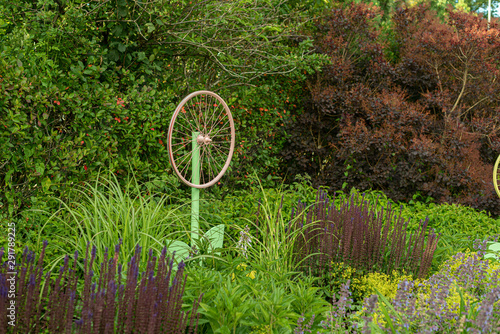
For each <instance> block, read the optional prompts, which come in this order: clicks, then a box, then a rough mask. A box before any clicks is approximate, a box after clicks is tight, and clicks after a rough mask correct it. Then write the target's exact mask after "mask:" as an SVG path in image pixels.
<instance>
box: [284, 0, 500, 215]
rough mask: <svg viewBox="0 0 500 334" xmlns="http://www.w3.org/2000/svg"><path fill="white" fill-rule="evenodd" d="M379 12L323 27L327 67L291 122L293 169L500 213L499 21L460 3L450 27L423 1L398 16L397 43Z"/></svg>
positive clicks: (325, 181) (351, 10) (332, 181)
mask: <svg viewBox="0 0 500 334" xmlns="http://www.w3.org/2000/svg"><path fill="white" fill-rule="evenodd" d="M378 15H379V13H378V11H377V9H376V8H374V7H370V6H367V5H365V4H351V5H349V6H348V7H345V8H340V9H334V10H332V11H331V12H330V13H329V14H328V15H327V16H326V17H325V18H323V19H321V20H318V21H317V22H316V27H317V32H316V34H315V36H314V40H315V45H316V49H317V51H318V52H320V53H322V54H325V55H327V56H328V58H329V60H330V64H329V65H327V66H325V67H324V68H323V70H322V71H321V72H319V73H317V74H316V75H314V76H312V77H311V78H310V79H309V80H308V81H307V83H306V86H307V88H308V91H309V97H308V98H307V99H305V100H304V112H303V113H301V114H296V115H295V117H294V120H293V121H292V122H290V123H288V124H287V128H286V133H287V134H288V142H287V145H285V147H284V149H283V151H282V156H283V159H284V163H285V166H286V169H287V171H288V174H289V175H290V176H291V177H292V178H293V176H294V175H296V174H304V173H307V174H309V175H310V176H311V177H312V180H313V184H314V185H315V186H319V185H326V186H330V187H331V188H333V189H341V188H344V187H345V186H348V188H350V187H356V188H358V189H362V190H365V189H378V190H383V191H384V192H385V193H386V194H387V195H388V196H389V197H391V198H392V199H394V200H402V201H407V200H410V199H411V198H412V196H413V195H414V194H415V193H417V192H419V193H420V194H421V195H423V196H431V197H433V198H434V199H436V201H438V202H453V203H459V204H465V205H470V206H472V207H474V208H477V209H481V210H483V209H486V210H488V211H490V212H491V213H493V214H495V215H498V214H500V200H499V199H498V198H497V196H496V195H495V193H494V191H493V184H492V167H493V163H494V161H495V159H496V157H497V156H498V155H499V154H500V143H499V142H500V116H499V113H500V80H498V78H499V77H500V68H499V63H498V59H500V30H499V24H498V22H493V23H492V24H491V25H490V28H489V29H488V28H487V25H486V21H485V20H484V19H483V18H482V17H480V16H475V15H472V14H467V13H463V12H458V11H453V10H451V9H450V10H448V13H447V18H446V19H445V21H444V22H442V21H441V20H440V19H439V18H438V17H437V15H436V14H435V13H434V12H432V11H431V10H429V8H428V7H426V6H415V7H412V8H407V9H399V10H397V11H396V12H395V13H394V15H393V16H392V18H391V21H390V23H391V24H392V25H393V26H392V30H391V31H392V33H391V34H387V33H386V36H392V40H391V41H390V43H382V42H381V38H378V36H379V34H380V32H381V28H380V26H379V25H378V23H377V17H378ZM385 40H386V41H387V40H388V37H385ZM389 44H390V48H389V47H388V46H387V45H389ZM389 51H391V54H392V56H391V58H390V60H391V61H389V58H387V57H386V56H385V55H386V54H389Z"/></svg>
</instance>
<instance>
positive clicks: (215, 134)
mask: <svg viewBox="0 0 500 334" xmlns="http://www.w3.org/2000/svg"><path fill="white" fill-rule="evenodd" d="M228 123H229V119H228V120H227V121H226V123H225V124H224V125H223V126H226V125H227V124H228ZM229 128H231V127H229ZM224 129H227V128H221V129H219V130H218V131H217V132H216V133H214V134H213V135H212V134H210V136H211V137H215V136H217V134H218V133H219V132H221V131H222V130H224Z"/></svg>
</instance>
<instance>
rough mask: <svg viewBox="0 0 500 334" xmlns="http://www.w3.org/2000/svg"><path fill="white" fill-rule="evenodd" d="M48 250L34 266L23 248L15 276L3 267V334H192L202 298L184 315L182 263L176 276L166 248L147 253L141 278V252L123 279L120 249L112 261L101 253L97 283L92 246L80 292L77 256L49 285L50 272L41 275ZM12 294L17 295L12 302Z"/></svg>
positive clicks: (0, 275)
mask: <svg viewBox="0 0 500 334" xmlns="http://www.w3.org/2000/svg"><path fill="white" fill-rule="evenodd" d="M46 246H47V242H45V243H44V247H43V249H42V252H41V254H40V256H39V258H38V261H36V259H35V256H34V253H33V252H31V251H29V250H28V248H26V249H25V252H24V254H23V258H22V261H20V262H18V265H17V266H16V267H15V272H16V274H15V275H12V274H11V273H10V272H12V271H13V268H10V267H9V265H8V262H4V263H3V264H2V266H1V269H0V270H1V273H0V290H1V291H2V293H1V294H0V317H1V320H0V321H1V323H0V328H2V331H3V332H4V333H5V332H9V333H10V332H15V331H16V330H17V331H22V332H25V333H28V332H30V333H31V332H33V333H41V332H43V331H45V330H48V332H50V333H56V332H66V331H67V332H70V331H75V332H76V333H94V332H96V331H97V332H99V333H116V332H119V333H122V332H124V333H129V332H134V333H164V332H168V333H185V332H186V330H188V331H189V332H190V333H192V332H196V329H197V326H198V325H197V322H198V315H197V308H198V305H199V302H200V301H201V296H200V297H199V298H197V300H196V301H195V302H194V303H193V306H192V309H191V311H190V312H184V311H182V295H183V293H184V285H185V277H184V267H185V266H184V263H181V264H179V267H178V269H177V271H175V270H174V269H173V257H172V259H168V258H167V256H166V249H165V248H164V249H163V251H162V253H161V256H160V257H159V258H156V257H154V256H153V255H152V252H151V251H150V252H149V260H148V263H147V271H146V272H143V273H142V277H141V276H140V275H139V259H140V253H141V247H140V246H137V248H136V249H135V254H134V255H133V256H132V258H131V261H130V263H129V266H128V270H127V273H126V279H125V280H122V265H121V264H118V261H117V260H118V255H119V252H120V244H118V245H117V246H116V248H115V254H114V255H113V256H111V255H110V256H108V252H106V253H105V254H104V258H103V261H102V263H101V272H100V275H99V276H98V278H99V280H98V284H97V282H94V283H93V282H92V280H93V275H94V274H93V271H92V264H93V263H94V261H95V260H96V252H97V250H96V248H95V247H93V248H92V251H91V254H89V248H87V251H86V254H85V260H84V266H85V268H84V272H83V274H84V284H83V289H81V290H80V291H79V289H78V276H77V271H78V267H77V260H78V252H75V256H74V262H73V265H71V264H70V263H69V256H66V258H65V259H64V265H63V266H61V268H60V270H59V275H58V276H57V278H56V279H55V280H53V279H51V278H50V272H47V273H46V274H45V275H44V272H43V266H42V263H43V258H44V255H45V254H44V253H45V247H46ZM3 255H4V251H3V249H2V250H1V251H0V259H3ZM89 255H90V258H89ZM157 260H158V267H157V263H156V262H157ZM155 271H156V275H155ZM12 280H14V285H15V287H13V285H12ZM12 291H15V292H12ZM11 294H14V295H15V297H14V298H15V299H13V297H12V296H11ZM13 301H15V304H14V305H15V311H14V314H15V315H14V317H13V318H12V316H10V315H11V314H12V313H11V311H10V310H11V308H12V307H11V305H12V302H13ZM9 307H10V308H9ZM189 313H191V314H189ZM13 325H15V327H14V326H13Z"/></svg>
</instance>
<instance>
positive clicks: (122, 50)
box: [118, 43, 127, 52]
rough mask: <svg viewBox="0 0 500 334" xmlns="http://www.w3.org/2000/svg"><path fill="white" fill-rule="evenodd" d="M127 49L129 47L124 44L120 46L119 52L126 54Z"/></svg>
mask: <svg viewBox="0 0 500 334" xmlns="http://www.w3.org/2000/svg"><path fill="white" fill-rule="evenodd" d="M126 49H127V47H126V46H125V45H124V44H122V43H119V44H118V51H120V52H125V50H126Z"/></svg>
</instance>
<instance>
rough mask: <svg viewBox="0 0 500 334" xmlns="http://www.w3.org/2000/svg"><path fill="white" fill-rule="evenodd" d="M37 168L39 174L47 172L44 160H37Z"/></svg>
mask: <svg viewBox="0 0 500 334" xmlns="http://www.w3.org/2000/svg"><path fill="white" fill-rule="evenodd" d="M35 170H36V172H37V173H38V174H40V175H43V173H44V172H45V164H44V163H42V162H37V163H36V164H35ZM49 181H50V180H49Z"/></svg>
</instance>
